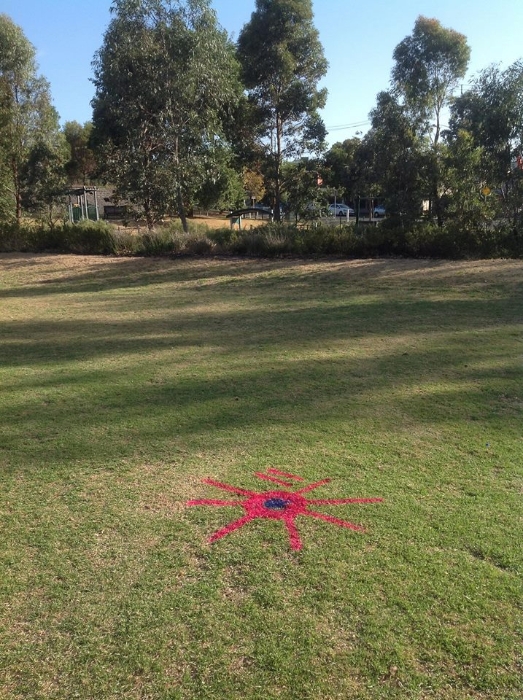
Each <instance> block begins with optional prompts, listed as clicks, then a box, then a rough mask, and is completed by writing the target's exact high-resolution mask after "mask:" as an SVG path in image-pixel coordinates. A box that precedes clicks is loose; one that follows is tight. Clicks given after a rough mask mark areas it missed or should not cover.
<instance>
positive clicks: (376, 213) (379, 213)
mask: <svg viewBox="0 0 523 700" xmlns="http://www.w3.org/2000/svg"><path fill="white" fill-rule="evenodd" d="M374 216H385V207H382V206H381V205H378V206H377V207H374Z"/></svg>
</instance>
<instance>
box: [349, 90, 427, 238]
mask: <svg viewBox="0 0 523 700" xmlns="http://www.w3.org/2000/svg"><path fill="white" fill-rule="evenodd" d="M370 118H371V128H370V130H369V131H368V133H367V134H366V135H365V137H364V139H363V141H362V143H361V146H360V148H359V149H358V151H357V153H356V162H357V163H358V162H359V164H360V168H359V171H360V182H362V183H365V184H366V185H367V187H368V188H369V189H371V188H373V187H374V188H376V194H379V195H380V197H381V198H382V199H383V200H384V203H385V207H386V209H387V215H388V219H389V220H390V221H391V222H392V223H398V224H400V225H402V226H405V225H408V224H410V223H412V222H413V221H415V220H416V219H417V218H418V217H419V216H420V215H421V210H422V202H423V199H424V198H425V197H426V195H427V189H428V184H427V179H426V171H427V155H426V148H425V147H424V142H423V138H422V137H421V136H420V134H419V129H418V128H417V122H416V121H413V119H412V118H411V115H410V114H409V113H408V110H407V108H406V107H405V106H404V105H402V104H401V103H400V102H399V101H398V100H397V99H396V97H395V96H394V95H393V94H391V93H390V92H381V93H379V94H378V97H377V104H376V107H375V108H374V109H373V110H372V111H371V113H370Z"/></svg>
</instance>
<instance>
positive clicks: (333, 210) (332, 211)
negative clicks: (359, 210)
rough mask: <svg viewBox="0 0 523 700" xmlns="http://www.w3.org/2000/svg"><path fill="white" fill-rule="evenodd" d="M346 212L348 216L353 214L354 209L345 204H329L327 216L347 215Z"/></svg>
mask: <svg viewBox="0 0 523 700" xmlns="http://www.w3.org/2000/svg"><path fill="white" fill-rule="evenodd" d="M347 212H348V213H349V216H353V215H354V209H352V207H348V206H347V205H346V204H329V209H328V214H329V216H347Z"/></svg>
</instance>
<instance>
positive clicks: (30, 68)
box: [0, 15, 63, 222]
mask: <svg viewBox="0 0 523 700" xmlns="http://www.w3.org/2000/svg"><path fill="white" fill-rule="evenodd" d="M62 147H63V143H62V142H61V139H60V135H59V124H58V114H57V112H56V110H55V109H54V107H53V105H52V102H51V94H50V89H49V84H48V82H47V81H46V80H45V79H44V78H43V77H41V76H39V75H38V74H37V66H36V61H35V49H34V47H33V45H32V44H31V43H30V42H29V40H28V39H27V38H26V37H25V35H24V33H23V31H22V29H21V28H20V27H19V26H17V25H16V24H15V23H14V22H13V21H12V20H11V19H10V18H9V17H8V16H7V15H0V210H1V212H2V214H3V217H4V219H9V218H14V219H16V221H18V222H20V219H21V216H22V207H23V201H24V198H26V199H27V187H28V186H29V185H28V183H27V181H26V180H25V179H24V175H27V173H28V168H27V167H26V166H27V164H28V163H29V161H30V160H31V162H32V163H33V164H36V159H37V156H38V154H43V153H44V151H45V152H47V156H48V157H47V156H46V158H44V159H43V161H42V162H40V165H39V170H40V174H41V177H45V176H46V172H47V170H46V163H47V164H48V165H50V164H51V163H53V164H54V165H56V163H57V162H58V161H59V160H60V155H61V154H62V155H63V150H62ZM54 165H53V167H54ZM33 201H34V196H33Z"/></svg>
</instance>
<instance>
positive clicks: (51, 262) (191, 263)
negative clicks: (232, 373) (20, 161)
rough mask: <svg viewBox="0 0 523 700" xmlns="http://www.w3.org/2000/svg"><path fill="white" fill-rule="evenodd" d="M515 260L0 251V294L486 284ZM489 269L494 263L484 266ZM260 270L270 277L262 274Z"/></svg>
mask: <svg viewBox="0 0 523 700" xmlns="http://www.w3.org/2000/svg"><path fill="white" fill-rule="evenodd" d="M517 265H518V261H486V262H485V261H474V262H468V263H467V262H452V261H442V260H407V259H405V260H404V259H364V260H361V259H359V260H347V259H328V260H307V259H271V260H267V259H259V258H230V257H227V258H222V259H217V258H204V259H202V258H150V257H145V258H118V257H109V256H108V257H99V256H74V255H68V256H67V255H45V254H42V255H22V254H4V255H0V267H1V269H2V270H3V272H4V275H5V274H7V278H6V279H7V281H8V282H10V281H11V280H12V282H11V286H9V287H7V288H6V289H0V298H11V297H31V296H36V297H38V296H45V295H51V294H84V293H89V292H99V291H102V290H106V291H110V290H116V289H127V288H140V287H144V288H145V287H148V286H151V285H162V284H170V283H173V284H176V283H183V282H193V283H194V284H195V285H196V286H198V285H201V284H204V285H205V287H207V288H211V287H213V286H219V287H223V286H226V285H227V284H229V283H230V282H231V281H232V282H235V281H236V282H242V281H243V282H245V283H248V284H249V285H250V286H251V285H253V283H254V284H255V285H256V286H263V285H267V284H274V282H275V281H277V280H279V281H286V280H287V281H289V282H294V283H296V282H297V283H299V282H302V283H304V285H305V286H310V287H311V288H312V287H313V286H314V285H317V284H318V283H320V284H321V283H322V281H324V282H326V284H327V285H329V286H332V285H333V284H334V285H335V284H336V283H346V285H347V291H349V292H350V291H351V287H353V286H354V285H355V286H356V287H358V286H361V285H366V284H368V283H369V281H371V282H376V281H379V280H382V281H384V282H386V283H388V284H390V285H391V286H394V287H397V286H398V285H399V286H402V285H403V286H406V287H411V286H412V284H416V286H420V287H422V288H423V287H426V286H430V285H433V284H437V285H439V286H441V285H442V283H443V282H444V281H445V280H448V281H449V283H452V282H456V281H461V282H463V281H466V282H467V284H469V285H470V284H471V283H474V282H476V281H478V280H479V281H481V282H486V280H485V279H484V277H485V274H487V275H489V274H492V272H494V274H495V275H496V279H497V280H499V279H500V277H503V278H505V279H506V280H507V281H508V280H509V279H510V277H513V276H514V270H513V268H514V267H515V266H517ZM490 268H493V270H492V269H490ZM267 276H269V277H270V279H267Z"/></svg>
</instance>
